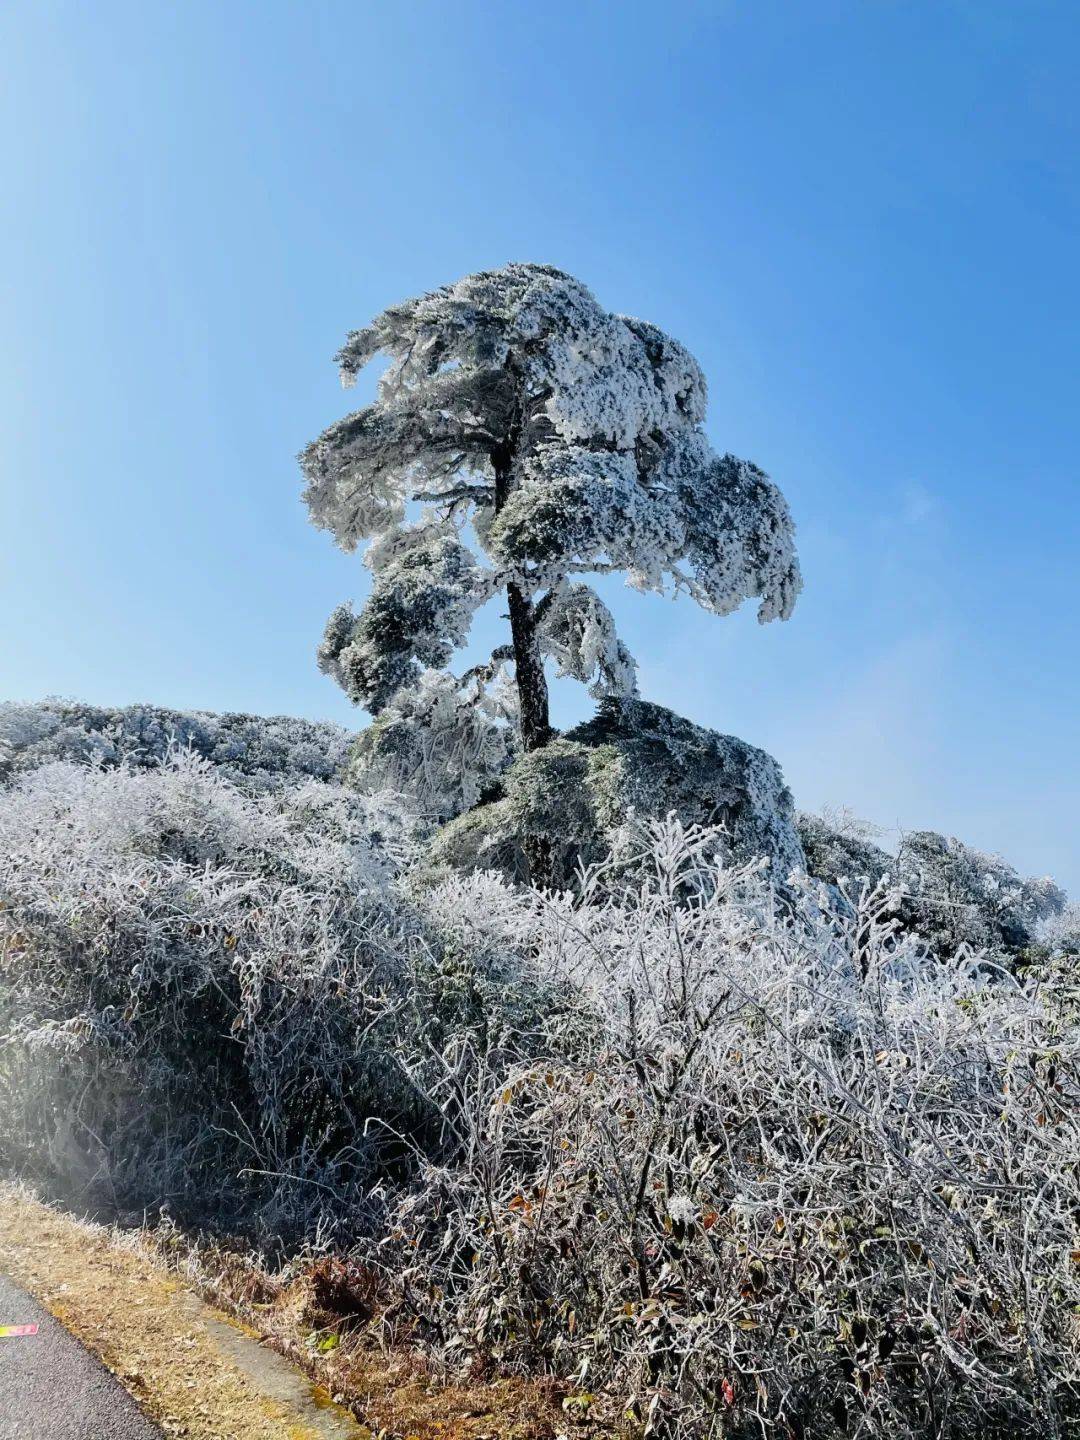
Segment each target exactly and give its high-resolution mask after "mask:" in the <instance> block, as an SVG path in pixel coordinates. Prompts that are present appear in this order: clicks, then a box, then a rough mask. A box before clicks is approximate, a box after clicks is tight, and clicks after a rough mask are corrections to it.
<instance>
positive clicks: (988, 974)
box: [0, 704, 1080, 1440]
mask: <svg viewBox="0 0 1080 1440" xmlns="http://www.w3.org/2000/svg"><path fill="white" fill-rule="evenodd" d="M2 713H3V722H4V734H5V736H6V746H7V749H6V752H5V753H6V762H5V763H6V769H7V780H6V783H5V786H4V788H3V789H2V790H0V903H2V907H3V908H2V909H0V1102H2V1103H0V1165H2V1166H3V1168H4V1170H5V1171H6V1172H7V1173H9V1174H14V1175H17V1176H20V1177H23V1178H26V1179H29V1180H31V1181H33V1182H35V1183H37V1184H38V1185H40V1186H42V1187H43V1188H44V1189H45V1190H46V1191H47V1192H48V1193H51V1194H53V1195H56V1196H60V1197H63V1198H65V1199H67V1200H68V1201H69V1202H71V1203H73V1204H76V1205H78V1206H79V1207H81V1208H86V1207H87V1206H90V1207H93V1208H95V1209H96V1210H97V1211H98V1212H99V1213H101V1214H109V1215H112V1216H119V1217H120V1218H122V1219H124V1218H126V1219H127V1220H128V1221H138V1220H141V1219H142V1217H143V1215H144V1212H145V1213H146V1214H148V1215H151V1216H153V1215H156V1214H158V1213H159V1212H164V1213H165V1214H166V1215H168V1216H169V1217H171V1220H172V1221H173V1222H176V1223H179V1224H181V1225H183V1226H187V1227H189V1228H190V1229H201V1230H203V1231H204V1232H206V1233H214V1234H218V1235H222V1234H226V1233H231V1234H234V1235H243V1236H246V1237H248V1240H249V1241H250V1242H253V1243H257V1244H259V1245H260V1246H261V1247H262V1248H263V1250H264V1252H265V1253H266V1254H267V1256H269V1257H275V1256H276V1257H277V1260H276V1262H275V1263H281V1262H283V1261H286V1262H287V1260H288V1256H289V1255H290V1254H292V1253H295V1252H296V1251H297V1250H299V1249H302V1248H303V1247H305V1246H309V1247H310V1246H312V1245H314V1246H316V1247H317V1248H320V1249H321V1250H322V1251H324V1252H325V1251H326V1250H327V1249H328V1248H331V1249H333V1250H334V1251H336V1252H338V1253H342V1254H345V1255H347V1256H348V1257H349V1258H348V1263H349V1265H351V1266H353V1267H359V1268H356V1273H357V1274H360V1273H362V1274H363V1275H364V1276H366V1277H368V1278H367V1280H366V1281H365V1284H366V1285H368V1287H369V1289H368V1293H367V1301H366V1307H367V1308H366V1310H365V1314H366V1315H367V1319H368V1321H369V1322H370V1323H371V1324H373V1325H377V1327H378V1331H379V1334H380V1335H381V1336H382V1337H383V1339H384V1340H385V1341H387V1342H394V1343H408V1344H411V1345H413V1346H420V1347H422V1348H423V1350H424V1351H425V1353H426V1354H427V1355H428V1356H429V1357H430V1358H431V1360H432V1362H433V1363H437V1364H439V1365H441V1366H444V1367H446V1368H447V1369H448V1370H449V1371H451V1372H460V1371H464V1370H466V1369H469V1368H471V1369H472V1370H473V1373H478V1371H477V1367H480V1368H481V1370H484V1371H485V1372H486V1373H493V1374H497V1373H504V1374H521V1375H550V1376H554V1377H557V1378H559V1379H561V1380H562V1381H563V1382H565V1384H566V1385H567V1387H568V1400H567V1406H568V1409H567V1412H566V1413H567V1417H568V1419H567V1423H568V1424H572V1423H573V1419H574V1416H575V1414H577V1415H580V1416H581V1417H582V1418H584V1417H585V1416H602V1417H604V1418H605V1420H606V1422H607V1423H609V1424H610V1425H611V1426H613V1427H621V1428H623V1429H624V1430H626V1432H627V1433H629V1434H642V1433H649V1434H656V1435H670V1436H679V1437H698V1436H719V1435H726V1436H750V1435H767V1436H771V1435H777V1436H793V1437H802V1436H813V1437H832V1436H841V1435H860V1436H875V1437H877V1436H881V1437H886V1436H888V1437H897V1436H899V1437H911V1440H914V1437H920V1436H926V1435H934V1436H938V1435H940V1436H950V1437H957V1440H967V1437H971V1440H975V1437H984V1436H997V1435H1000V1436H1005V1435H1006V1434H1008V1435H1009V1436H1011V1437H1016V1436H1031V1437H1035V1436H1040V1437H1041V1436H1047V1435H1056V1436H1066V1435H1068V1434H1069V1433H1070V1427H1073V1426H1075V1425H1076V1424H1077V1423H1078V1422H1080V1390H1078V1375H1077V1350H1078V1341H1080V1238H1078V1234H1077V1224H1078V1219H1077V1217H1078V1216H1080V1165H1078V1161H1077V1156H1078V1154H1080V1123H1078V1122H1080V1109H1078V1100H1080V1092H1078V1069H1077V1061H1078V1058H1080V987H1078V984H1077V979H1076V955H1075V949H1076V946H1075V932H1074V930H1071V929H1070V924H1071V921H1070V917H1069V914H1068V912H1066V914H1065V915H1064V916H1063V917H1060V918H1059V919H1058V920H1057V921H1056V922H1054V925H1053V926H1052V927H1051V928H1048V927H1047V924H1046V920H1045V918H1043V919H1040V915H1042V916H1043V917H1045V916H1046V915H1047V914H1048V913H1050V912H1054V911H1060V910H1061V907H1062V903H1063V902H1062V897H1061V896H1060V892H1057V891H1056V890H1053V888H1052V887H1046V886H1043V887H1042V888H1041V889H1040V888H1039V886H1038V885H1034V887H1033V886H1032V884H1031V882H1022V881H1021V880H1020V879H1019V877H1016V876H1015V872H1012V871H1011V870H1009V868H1008V867H1007V866H1004V865H1003V863H1002V862H998V861H995V862H993V866H994V867H996V868H993V875H992V883H991V880H990V879H985V878H983V879H980V878H978V877H980V876H982V877H985V875H987V874H988V873H990V868H991V867H990V857H981V859H980V857H978V856H977V852H973V851H968V850H967V849H966V847H958V843H957V842H953V844H952V846H951V848H950V846H949V845H948V843H947V842H946V851H947V855H948V856H950V857H951V869H950V870H949V874H950V876H951V877H952V879H951V881H950V883H951V884H953V886H954V888H955V887H959V886H960V885H961V880H962V876H963V875H965V874H968V871H967V870H964V869H963V866H962V865H961V863H960V862H961V861H963V864H964V865H967V866H968V869H969V870H970V872H971V874H969V875H968V879H967V880H966V881H964V882H963V883H964V884H966V885H967V890H966V891H965V892H964V895H965V898H964V900H963V904H964V905H967V906H969V908H970V917H971V918H970V919H969V920H968V921H966V922H965V923H967V924H970V926H971V927H972V943H970V944H969V943H960V944H958V945H955V946H952V947H951V948H950V943H949V942H950V938H951V937H950V935H949V934H948V933H947V932H946V931H945V930H944V929H943V928H942V927H940V926H939V927H938V928H937V929H936V930H934V931H933V933H928V934H926V935H925V936H924V935H921V934H920V933H919V929H918V924H919V923H921V922H920V915H922V914H926V913H929V912H927V911H926V910H925V906H926V903H927V902H926V900H925V897H923V898H922V899H920V898H919V896H918V895H917V894H914V893H912V892H911V891H910V890H909V891H907V892H905V890H904V888H903V881H904V877H905V872H904V870H903V867H902V866H895V867H894V869H893V872H892V873H890V871H888V870H885V869H881V868H880V866H879V868H878V871H877V873H875V872H874V870H873V868H872V865H871V862H874V864H876V863H877V861H876V860H875V854H874V853H872V852H874V850H875V847H874V846H873V845H872V843H871V842H870V841H868V840H865V839H864V840H858V837H857V836H853V834H852V833H851V832H850V829H849V831H848V832H847V833H845V832H844V829H843V827H840V828H837V827H836V826H835V825H833V826H825V822H815V823H816V824H818V825H819V827H820V826H824V830H825V832H827V833H824V832H823V831H822V830H821V829H820V828H818V829H816V830H815V829H813V826H810V825H808V822H806V821H805V820H804V821H803V823H802V825H801V830H800V833H801V834H802V835H803V837H804V840H803V843H804V845H805V848H806V853H807V855H808V856H809V857H811V861H812V864H813V866H814V868H816V869H818V870H819V871H820V872H822V873H821V874H820V875H819V876H814V875H808V874H806V873H805V871H799V870H795V871H793V872H792V873H790V874H787V875H783V876H781V875H773V874H771V872H770V868H769V867H768V866H767V865H766V864H764V862H762V861H743V862H740V861H733V860H731V859H730V858H727V857H728V855H729V849H728V846H727V843H726V836H725V834H724V832H723V829H722V828H721V827H712V828H710V827H708V826H701V825H692V824H687V823H685V822H681V821H680V820H679V819H678V818H676V817H674V816H673V817H671V818H668V819H666V820H664V819H652V820H635V819H634V817H633V816H632V815H631V816H629V817H628V818H627V821H626V824H625V826H624V828H623V831H622V834H621V837H620V847H621V848H620V849H619V851H618V853H616V854H612V855H611V856H609V857H608V858H607V859H603V858H601V859H599V860H597V861H596V863H594V864H593V865H592V866H591V868H586V869H585V870H584V871H582V872H579V874H578V876H577V879H576V882H575V885H574V886H573V887H572V888H570V889H567V890H565V891H562V892H554V891H550V890H547V891H545V890H541V889H537V888H534V887H532V886H529V885H526V884H515V883H513V882H512V881H511V880H509V879H507V878H505V877H502V876H499V875H497V874H495V873H490V872H489V873H484V872H470V871H465V872H459V871H455V870H452V869H448V868H445V867H442V868H440V867H438V866H436V865H434V864H433V862H432V859H431V852H430V848H429V839H428V837H429V833H430V829H431V821H430V820H428V819H426V818H425V817H424V816H423V815H421V814H419V813H418V812H417V811H416V809H415V807H414V805H413V804H412V803H411V802H406V801H405V800H404V799H403V798H402V797H401V796H400V795H398V794H394V793H391V792H386V791H383V792H377V791H376V792H370V793H364V794H361V793H358V792H357V791H355V790H353V789H351V788H347V787H345V786H343V785H342V784H341V783H340V782H339V781H338V780H336V779H335V778H334V775H335V773H336V772H337V770H338V767H339V766H340V764H341V763H342V760H343V758H344V754H345V750H346V747H345V746H344V745H343V744H342V743H341V741H340V738H339V735H338V734H336V733H335V732H334V731H333V729H332V727H311V726H308V727H304V726H302V725H299V724H297V725H296V726H295V728H293V722H279V721H272V722H266V734H265V736H262V737H261V738H260V735H259V731H260V722H258V721H256V720H250V719H249V720H247V721H246V722H244V723H245V724H246V725H247V727H248V738H247V739H246V740H245V741H244V742H243V744H242V745H241V746H240V750H239V753H238V752H237V751H236V750H235V749H230V746H229V741H228V737H229V736H230V735H235V734H236V732H237V728H238V722H237V721H236V720H235V719H233V718H230V717H220V718H215V717H195V718H194V719H192V720H191V721H190V722H189V723H188V727H187V729H186V731H185V729H184V728H182V727H179V726H175V727H174V726H173V724H172V718H171V717H170V715H169V713H168V712H151V711H150V710H149V709H148V708H147V707H141V708H140V710H139V712H138V720H137V723H136V720H135V718H134V712H116V713H114V714H112V715H111V716H108V715H107V716H105V717H104V723H103V724H102V725H101V727H100V728H99V729H96V728H95V727H94V726H93V725H90V726H88V725H87V723H86V721H85V719H84V718H81V717H83V716H84V714H85V713H88V712H83V711H81V710H80V711H77V712H76V714H74V715H73V714H72V712H71V709H70V707H69V709H67V710H65V709H64V707H63V706H59V705H55V704H54V705H51V706H50V705H46V706H44V707H7V708H6V709H5V710H4V711H3V712H2ZM95 718H97V716H96V715H95ZM136 736H137V737H138V738H137V739H134V738H133V737H136ZM179 737H184V738H183V739H182V740H181V739H180V738H179ZM196 737H201V739H200V738H196ZM193 740H194V743H189V742H192V741H193ZM129 741H130V742H131V743H129ZM320 753H321V755H322V757H323V758H322V759H321V760H320V759H319V754H320ZM208 757H209V758H208ZM830 836H831V837H832V838H831V839H830V838H829V837H830ZM810 840H813V842H814V845H817V846H820V847H821V848H822V850H823V851H824V857H825V858H822V855H821V853H818V852H815V850H814V849H813V847H812V846H811V844H809V843H808V842H809V841H810ZM841 842H843V844H845V845H846V846H847V851H846V852H842V846H841ZM856 843H858V844H861V845H862V846H863V847H864V848H863V850H862V851H858V850H857V848H856ZM838 847H840V848H839V849H838ZM931 851H933V847H932V846H928V845H927V844H926V843H923V849H922V851H921V852H920V853H924V852H926V853H929V852H931ZM844 854H846V857H847V859H848V860H849V861H852V860H854V861H859V860H860V858H861V860H862V862H863V863H862V864H861V865H860V864H857V863H844V864H841V863H840V859H843V858H844ZM881 854H883V852H881V851H876V855H881ZM838 856H839V859H838ZM973 857H974V858H973ZM900 858H901V859H902V858H903V857H900ZM972 867H973V868H972ZM980 867H981V868H980ZM924 869H925V867H924ZM830 872H831V873H830ZM926 873H929V871H928V870H926ZM906 874H907V876H908V877H909V878H910V876H911V875H912V874H914V871H913V870H912V868H911V866H910V864H909V866H908V870H907V872H906ZM860 875H865V876H866V879H865V880H863V879H861V878H859V877H860ZM971 875H974V876H975V877H976V878H975V879H972V878H971ZM1010 877H1012V878H1011V879H1010ZM980 887H981V888H980ZM1025 887H1026V888H1025ZM956 893H959V890H957V892H956ZM980 895H981V897H982V898H981V899H980V898H979V896H980ZM947 899H948V897H947V896H945V895H944V893H943V892H940V893H939V892H935V899H934V904H935V905H937V907H938V910H939V911H940V910H942V907H943V906H944V905H945V903H946V900H947ZM991 902H992V903H991ZM950 903H956V902H955V897H954V901H953V902H950ZM920 905H922V906H923V907H924V909H923V911H920V910H919V906H920ZM994 906H996V907H997V908H996V910H995V909H993V907H994ZM1009 906H1011V907H1012V908H1011V909H1008V907H1009ZM1006 911H1007V914H1006ZM933 913H934V914H937V913H938V912H937V911H934V912H933ZM948 913H949V914H954V913H955V912H954V911H953V910H950V911H949V912H948ZM992 914H996V915H997V916H998V921H997V927H998V928H997V930H996V931H995V932H993V933H991V932H990V930H988V929H987V930H986V931H985V933H984V931H983V930H979V929H977V927H976V924H975V922H976V921H978V923H979V924H980V925H983V924H984V920H983V919H980V917H985V916H991V915H992ZM1002 916H1005V918H1004V919H1002ZM1010 916H1012V917H1013V919H1015V920H1016V923H1017V924H1019V923H1020V921H1022V922H1023V934H1022V935H1021V934H1020V933H1019V932H1018V931H1017V930H1016V928H1015V925H1014V926H1013V928H1012V929H1011V930H1010V929H1009V925H1010V924H1012V920H1010V919H1009V917H1010ZM1016 917H1019V919H1016ZM989 925H990V920H989V919H986V920H985V926H989ZM927 928H929V927H927Z"/></svg>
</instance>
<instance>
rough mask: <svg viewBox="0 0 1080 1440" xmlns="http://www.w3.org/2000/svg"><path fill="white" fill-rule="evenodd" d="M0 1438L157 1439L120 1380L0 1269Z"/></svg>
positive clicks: (27, 1439) (30, 1439)
mask: <svg viewBox="0 0 1080 1440" xmlns="http://www.w3.org/2000/svg"><path fill="white" fill-rule="evenodd" d="M32 1324H37V1325H38V1326H40V1329H39V1330H38V1333H37V1334H36V1335H29V1336H19V1337H14V1338H7V1339H5V1338H3V1337H0V1440H160V1437H161V1434H162V1432H161V1431H160V1430H159V1429H158V1427H157V1426H156V1425H153V1424H151V1422H150V1421H149V1420H148V1419H147V1418H146V1416H145V1415H144V1414H143V1413H142V1411H141V1410H140V1409H139V1407H138V1406H137V1405H136V1404H135V1401H134V1400H132V1398H131V1396H130V1395H129V1394H128V1393H127V1391H126V1390H125V1389H124V1387H123V1386H122V1385H121V1384H120V1382H119V1381H118V1380H117V1379H116V1378H115V1377H114V1376H112V1375H110V1374H109V1372H108V1370H106V1369H105V1367H104V1365H102V1363H101V1362H100V1360H97V1359H95V1357H94V1356H93V1355H91V1354H90V1352H89V1350H85V1349H84V1348H83V1346H82V1345H80V1344H79V1342H78V1340H76V1339H75V1337H74V1336H73V1335H69V1334H68V1332H67V1331H66V1330H65V1329H64V1327H63V1326H62V1325H61V1324H60V1323H59V1321H57V1320H54V1319H53V1317H52V1316H51V1315H50V1314H49V1312H48V1311H47V1310H43V1309H42V1307H41V1306H40V1305H39V1304H38V1303H37V1301H36V1300H32V1299H31V1298H30V1296H29V1295H27V1294H26V1292H25V1291H23V1290H20V1289H19V1287H18V1286H17V1285H15V1284H13V1282H12V1281H10V1280H9V1279H8V1278H7V1277H6V1276H5V1275H0V1325H32Z"/></svg>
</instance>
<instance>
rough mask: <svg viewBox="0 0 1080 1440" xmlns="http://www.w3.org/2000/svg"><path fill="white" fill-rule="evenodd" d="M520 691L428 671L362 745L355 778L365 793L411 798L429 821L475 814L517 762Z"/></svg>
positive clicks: (400, 695)
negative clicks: (492, 787)
mask: <svg viewBox="0 0 1080 1440" xmlns="http://www.w3.org/2000/svg"><path fill="white" fill-rule="evenodd" d="M515 701H516V691H514V690H513V688H512V687H509V686H507V685H506V684H505V683H504V676H503V672H502V671H501V669H500V673H499V675H498V676H497V677H496V678H495V680H494V682H493V683H492V684H490V685H488V686H485V685H484V684H483V683H482V681H481V679H480V677H478V676H476V675H472V676H470V677H468V678H467V679H465V680H459V679H458V678H457V677H456V676H454V675H450V674H447V673H446V672H444V671H439V670H425V671H424V673H423V674H422V675H421V676H420V679H419V681H418V682H417V684H416V685H415V686H412V687H409V688H407V689H403V690H400V691H399V692H398V693H397V694H396V695H395V696H394V699H393V700H392V701H391V702H390V704H389V705H387V706H386V708H385V709H384V710H383V711H382V712H381V714H380V715H379V718H378V720H377V721H376V722H375V723H374V724H372V725H369V726H368V728H367V729H366V730H364V731H362V732H361V734H360V736H359V737H358V739H357V741H356V747H355V749H354V752H353V758H352V763H351V765H350V768H349V775H348V778H349V780H350V781H351V783H352V784H353V785H354V786H355V787H356V788H357V789H359V790H362V791H365V792H369V793H370V792H375V793H380V792H386V791H393V792H395V793H404V794H406V795H408V796H409V797H410V798H411V799H412V800H413V801H414V802H415V803H416V806H417V809H418V811H419V813H420V814H421V815H423V816H424V817H425V818H427V819H434V820H436V821H444V820H448V819H450V818H451V817H452V816H454V815H459V814H461V812H462V811H463V810H468V809H469V808H470V807H471V806H473V805H475V804H476V802H477V801H478V800H479V799H480V796H481V794H482V793H483V791H484V790H485V789H486V788H487V787H488V786H489V785H491V784H492V783H493V782H494V781H495V780H497V779H498V777H499V776H500V775H501V774H502V772H503V771H504V770H505V769H506V767H507V766H508V765H509V764H510V762H511V761H512V760H513V758H514V755H515V751H516V730H515V725H516V720H517V715H516V708H515V704H514V702H515Z"/></svg>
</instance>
